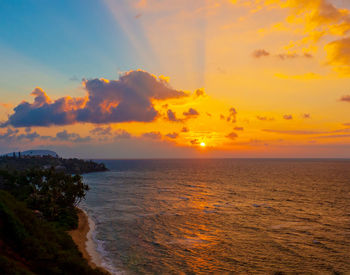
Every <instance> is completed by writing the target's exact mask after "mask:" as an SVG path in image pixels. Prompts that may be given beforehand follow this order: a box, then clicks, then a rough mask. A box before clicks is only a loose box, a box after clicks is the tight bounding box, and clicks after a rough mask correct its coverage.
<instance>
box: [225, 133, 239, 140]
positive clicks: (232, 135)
mask: <svg viewBox="0 0 350 275" xmlns="http://www.w3.org/2000/svg"><path fill="white" fill-rule="evenodd" d="M226 137H227V138H229V139H236V138H237V137H238V135H237V134H236V133H235V132H231V133H229V134H228V135H227V136H226Z"/></svg>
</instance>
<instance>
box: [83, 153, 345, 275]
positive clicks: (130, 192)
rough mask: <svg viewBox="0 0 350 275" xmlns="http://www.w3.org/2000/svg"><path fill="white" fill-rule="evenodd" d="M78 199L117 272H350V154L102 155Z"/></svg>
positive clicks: (103, 256) (99, 249) (104, 262)
mask: <svg viewBox="0 0 350 275" xmlns="http://www.w3.org/2000/svg"><path fill="white" fill-rule="evenodd" d="M100 161H102V162H104V163H105V164H106V166H107V167H108V168H109V169H110V170H109V171H107V172H99V173H91V174H86V175H84V176H83V179H84V182H85V183H87V184H88V185H89V187H90V191H89V192H88V194H87V196H86V200H85V201H83V202H82V203H81V205H80V207H81V208H83V209H84V210H85V211H86V212H87V213H88V215H89V217H90V219H91V220H92V221H93V223H94V224H95V226H94V227H93V232H92V239H93V242H94V244H95V249H96V251H97V252H98V253H99V255H100V256H101V259H102V266H104V267H105V268H106V269H108V270H109V271H110V272H111V273H112V274H350V160H332V159H176V160H165V159H164V160H163V159H158V160H100Z"/></svg>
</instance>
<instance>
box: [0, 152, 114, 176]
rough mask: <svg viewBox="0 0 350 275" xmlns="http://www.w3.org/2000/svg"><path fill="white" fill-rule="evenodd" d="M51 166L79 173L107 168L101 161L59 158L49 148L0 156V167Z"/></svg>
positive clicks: (34, 167) (58, 169)
mask: <svg viewBox="0 0 350 275" xmlns="http://www.w3.org/2000/svg"><path fill="white" fill-rule="evenodd" d="M51 168H53V169H55V170H56V171H58V172H65V173H67V174H79V175H80V174H85V173H91V172H102V171H107V170H108V169H107V168H106V166H105V165H104V164H103V163H97V162H94V161H91V160H82V159H77V158H68V159H65V158H61V157H60V156H59V155H58V154H57V153H56V152H54V151H51V150H27V151H23V152H12V153H7V154H5V155H2V156H0V169H5V170H11V171H13V170H27V169H44V170H45V169H51Z"/></svg>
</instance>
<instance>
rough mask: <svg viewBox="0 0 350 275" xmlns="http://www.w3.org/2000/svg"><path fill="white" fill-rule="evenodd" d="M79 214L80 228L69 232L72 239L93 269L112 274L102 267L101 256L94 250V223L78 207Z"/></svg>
mask: <svg viewBox="0 0 350 275" xmlns="http://www.w3.org/2000/svg"><path fill="white" fill-rule="evenodd" d="M77 212H78V213H77V214H78V218H79V224H78V228H77V229H74V230H71V231H68V234H69V235H70V236H71V237H72V239H73V241H74V243H75V244H76V245H77V246H78V249H79V251H80V252H81V253H82V255H83V257H84V258H85V259H86V260H87V262H88V264H89V265H90V266H91V267H92V268H98V269H101V270H102V271H104V272H105V273H107V274H111V273H110V272H109V271H108V270H106V268H104V267H103V266H102V260H101V258H100V255H99V254H98V253H97V251H96V250H95V248H94V243H93V240H92V231H93V228H94V227H95V225H94V223H93V222H92V220H91V219H90V218H89V216H88V215H87V214H86V213H85V211H84V210H82V209H80V208H78V207H77Z"/></svg>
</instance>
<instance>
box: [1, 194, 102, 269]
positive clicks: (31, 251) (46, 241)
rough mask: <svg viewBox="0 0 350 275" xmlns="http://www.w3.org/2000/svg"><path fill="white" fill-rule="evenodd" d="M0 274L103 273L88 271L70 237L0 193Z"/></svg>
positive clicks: (13, 199)
mask: <svg viewBox="0 0 350 275" xmlns="http://www.w3.org/2000/svg"><path fill="white" fill-rule="evenodd" d="M0 225H1V226H0V273H1V274H92V275H93V274H96V275H100V274H105V273H103V271H101V270H98V269H92V268H91V267H90V266H89V265H88V263H87V261H86V260H85V259H84V258H82V256H81V254H80V252H79V250H78V249H77V247H76V245H75V243H74V242H73V241H72V239H71V237H70V236H69V235H68V234H67V233H66V232H65V231H63V230H61V229H59V228H57V227H55V226H53V224H51V223H49V222H47V221H46V220H45V219H42V218H38V217H37V216H35V215H34V214H33V212H32V211H31V210H29V209H28V208H27V207H26V206H25V204H24V203H22V202H20V201H18V200H16V199H15V198H14V197H13V196H12V195H10V194H9V193H8V192H5V191H2V190H0Z"/></svg>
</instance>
